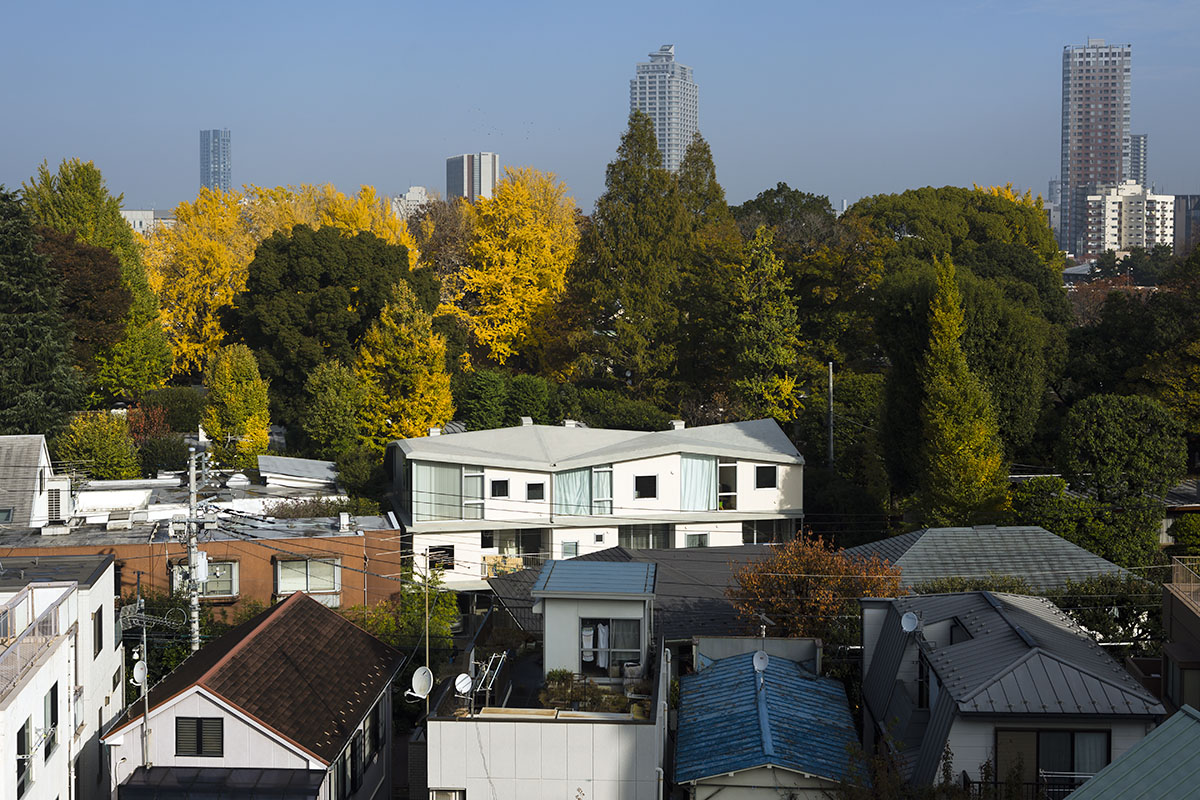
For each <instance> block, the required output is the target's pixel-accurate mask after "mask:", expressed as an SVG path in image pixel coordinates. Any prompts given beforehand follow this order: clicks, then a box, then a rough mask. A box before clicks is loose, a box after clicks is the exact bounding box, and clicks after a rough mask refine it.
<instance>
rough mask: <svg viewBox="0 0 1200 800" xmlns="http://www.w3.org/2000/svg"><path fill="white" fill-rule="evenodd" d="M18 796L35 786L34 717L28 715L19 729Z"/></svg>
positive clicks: (17, 737) (17, 740) (17, 743)
mask: <svg viewBox="0 0 1200 800" xmlns="http://www.w3.org/2000/svg"><path fill="white" fill-rule="evenodd" d="M16 745H17V754H16V755H17V764H16V767H17V797H18V798H21V797H24V796H25V793H26V792H28V791H29V789H30V788H31V787H32V786H33V717H26V718H25V722H24V724H22V725H21V727H20V728H18V729H17V735H16Z"/></svg>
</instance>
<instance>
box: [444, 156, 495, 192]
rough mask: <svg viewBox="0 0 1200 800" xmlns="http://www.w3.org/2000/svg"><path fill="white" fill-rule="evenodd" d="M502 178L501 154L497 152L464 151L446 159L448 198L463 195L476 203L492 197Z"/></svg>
mask: <svg viewBox="0 0 1200 800" xmlns="http://www.w3.org/2000/svg"><path fill="white" fill-rule="evenodd" d="M499 180H500V156H498V155H496V154H495V153H464V154H462V155H459V156H450V158H447V159H446V200H447V201H449V202H453V201H454V200H455V199H456V198H459V197H462V198H464V199H466V200H469V201H470V202H472V203H474V202H475V201H476V200H478V199H479V198H480V197H491V196H492V193H493V192H494V191H495V190H496V183H497V182H498V181H499Z"/></svg>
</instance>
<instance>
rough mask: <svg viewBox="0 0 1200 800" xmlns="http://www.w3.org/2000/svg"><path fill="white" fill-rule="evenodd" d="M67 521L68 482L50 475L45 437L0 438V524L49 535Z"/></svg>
mask: <svg viewBox="0 0 1200 800" xmlns="http://www.w3.org/2000/svg"><path fill="white" fill-rule="evenodd" d="M70 517H71V480H70V478H68V477H67V476H65V475H55V474H54V468H53V466H51V463H50V450H49V449H48V448H47V447H46V437H45V436H42V435H41V434H35V435H27V436H26V435H11V436H0V524H4V525H8V526H14V527H21V528H43V529H45V531H44V532H46V533H53V532H55V529H56V528H58V527H60V526H65V525H66V522H67V520H69V519H70ZM63 530H65V528H63Z"/></svg>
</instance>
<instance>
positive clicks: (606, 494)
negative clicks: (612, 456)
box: [592, 464, 613, 514]
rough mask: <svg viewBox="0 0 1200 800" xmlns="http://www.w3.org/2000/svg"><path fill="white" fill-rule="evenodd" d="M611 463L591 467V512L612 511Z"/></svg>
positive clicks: (602, 512)
mask: <svg viewBox="0 0 1200 800" xmlns="http://www.w3.org/2000/svg"><path fill="white" fill-rule="evenodd" d="M612 478H613V471H612V465H611V464H604V465H601V466H598V467H592V513H593V514H611V513H613V496H612Z"/></svg>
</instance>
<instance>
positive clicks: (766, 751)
mask: <svg viewBox="0 0 1200 800" xmlns="http://www.w3.org/2000/svg"><path fill="white" fill-rule="evenodd" d="M752 658H753V657H752ZM752 666H753V663H752ZM750 674H751V676H752V679H753V681H754V684H755V685H754V695H755V697H754V701H755V705H756V706H758V734H759V737H760V738H761V741H762V749H763V756H764V757H766V758H774V757H775V740H774V739H773V738H772V736H771V715H770V712H769V710H768V709H767V672H766V670H765V669H764V670H763V671H762V672H759V671H758V669H757V668H755V669H753V670H752V671H751V673H750Z"/></svg>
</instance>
